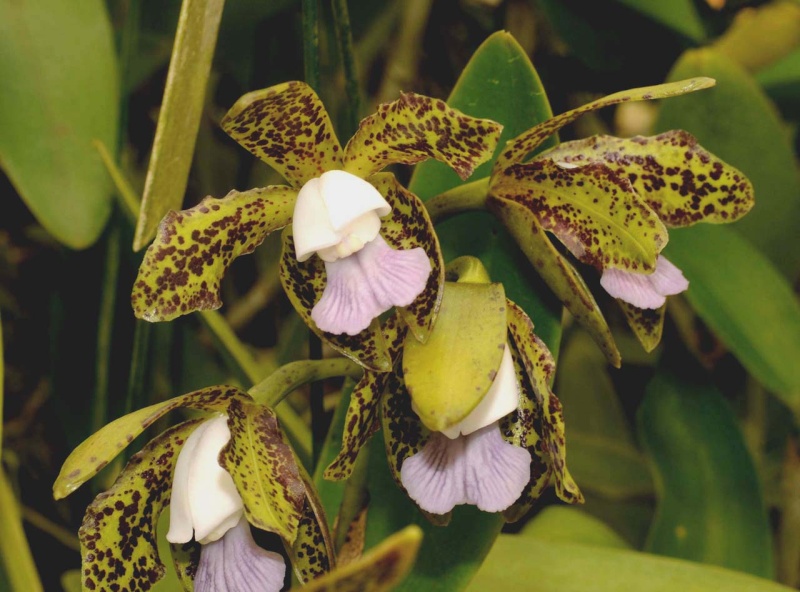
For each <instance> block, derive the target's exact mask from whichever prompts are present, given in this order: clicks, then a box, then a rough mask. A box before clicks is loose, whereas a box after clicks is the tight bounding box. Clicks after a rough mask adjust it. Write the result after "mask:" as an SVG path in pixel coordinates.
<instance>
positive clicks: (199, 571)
mask: <svg viewBox="0 0 800 592" xmlns="http://www.w3.org/2000/svg"><path fill="white" fill-rule="evenodd" d="M182 407H189V408H192V409H195V410H197V411H201V412H206V413H210V414H212V415H210V416H206V417H205V418H197V419H191V420H188V421H185V422H183V423H180V424H178V425H176V426H173V427H171V428H169V429H167V430H166V431H165V432H163V433H162V434H160V435H158V436H156V437H155V438H154V439H153V440H151V441H150V442H149V443H148V444H147V445H145V447H144V448H143V449H142V450H141V451H140V452H138V453H137V454H135V455H133V457H131V460H130V462H129V463H128V464H127V466H126V467H125V468H124V469H123V470H122V472H121V473H120V475H119V477H118V478H117V480H116V481H115V482H114V484H113V485H112V487H111V488H110V489H109V490H108V491H106V492H103V493H101V494H100V495H98V496H97V498H96V499H95V500H94V501H93V502H92V504H91V505H90V506H89V507H88V508H87V510H86V515H85V517H84V521H83V525H82V527H81V530H80V533H79V534H80V536H79V538H80V542H81V550H82V560H83V567H82V573H83V578H84V582H83V583H84V587H85V588H86V589H92V590H98V591H103V590H118V589H130V590H142V591H145V590H148V589H150V588H151V587H152V586H153V584H155V583H156V582H157V581H158V580H159V579H160V578H161V577H162V576H163V575H164V573H165V567H164V565H163V564H162V563H161V560H160V558H159V555H158V550H157V533H156V525H157V523H158V519H159V516H160V515H161V513H162V511H163V510H164V509H165V508H166V506H167V505H169V506H170V509H171V512H170V523H169V530H168V532H167V534H166V538H167V540H168V541H169V542H171V543H172V547H171V549H172V554H173V561H174V563H175V567H176V571H177V573H178V576H179V578H180V579H181V580H182V582H183V583H184V587H185V588H186V589H192V586H193V588H194V590H196V591H197V592H203V591H206V592H208V591H214V592H225V591H229V592H234V591H235V592H240V591H245V592H246V591H248V590H253V591H255V590H266V591H270V590H272V591H275V592H277V591H278V590H280V589H281V588H282V587H283V581H284V576H285V571H286V565H285V563H284V560H283V558H282V557H281V556H280V555H278V554H277V553H273V552H270V551H267V550H265V549H261V548H260V547H259V546H258V545H257V544H256V543H255V541H254V540H253V537H252V534H251V530H250V529H251V526H250V525H251V524H252V525H253V526H254V527H256V528H258V529H260V530H266V531H270V532H274V533H276V534H278V535H279V536H280V537H281V539H282V540H283V542H284V546H285V547H286V550H287V553H288V555H289V558H290V560H291V562H292V567H293V568H294V571H295V573H296V575H297V576H298V578H299V580H300V581H301V582H306V581H309V580H311V579H314V578H317V577H319V576H320V575H322V574H324V573H327V572H328V571H330V569H331V568H332V567H333V549H332V545H331V540H330V536H329V534H328V532H327V521H326V519H325V516H324V515H322V514H321V508H320V504H319V503H318V502H317V501H316V498H315V497H314V495H315V494H314V493H313V489H312V488H311V486H310V485H309V484H308V483H307V481H306V478H305V477H304V476H303V475H301V472H300V469H299V467H298V465H297V462H296V460H295V458H294V454H293V452H292V450H291V448H290V446H289V444H288V443H287V442H286V440H285V437H284V436H283V434H282V433H281V430H280V428H279V426H278V424H277V420H276V418H275V415H274V413H273V412H272V411H271V410H270V409H269V408H268V407H265V406H263V405H260V404H258V403H256V402H255V401H254V400H253V399H252V398H251V397H250V396H249V395H247V394H246V393H244V392H242V391H240V390H239V389H237V388H235V387H225V386H221V387H210V388H206V389H201V390H199V391H194V392H191V393H187V394H185V395H181V396H179V397H175V398H173V399H170V400H168V401H164V402H163V403H158V404H156V405H152V406H150V407H146V408H144V409H141V410H139V411H136V412H134V413H131V414H128V415H126V416H123V417H121V418H119V419H117V420H115V421H113V422H111V423H110V424H108V425H106V426H105V427H104V428H102V429H101V430H99V431H98V432H97V433H95V434H94V435H93V436H91V437H90V438H89V439H87V440H86V441H85V442H83V443H82V444H81V445H80V446H78V448H76V449H75V450H74V451H73V452H72V454H71V455H70V456H69V457H68V458H67V460H66V461H65V463H64V466H63V467H62V471H61V474H60V475H59V477H58V479H57V480H56V483H55V485H54V488H53V489H54V494H55V496H56V497H57V498H60V497H64V496H66V495H68V494H69V493H71V492H72V491H74V490H75V489H76V488H77V487H79V486H80V485H81V484H82V483H84V482H86V481H87V480H88V479H90V478H91V477H93V476H94V475H96V474H97V473H98V472H99V471H100V470H101V469H102V468H103V467H105V466H106V465H107V464H108V462H110V461H111V460H112V459H113V458H114V457H115V456H116V455H117V454H119V452H121V451H122V450H123V449H124V448H125V447H126V446H127V445H128V444H129V443H130V442H132V441H133V440H134V439H135V438H136V437H137V436H138V435H139V434H141V433H142V432H143V431H144V430H146V429H147V428H148V427H150V426H151V425H153V424H154V423H155V422H156V421H158V420H159V419H160V418H162V417H163V416H164V415H166V414H167V413H169V412H170V411H172V410H175V409H179V408H182Z"/></svg>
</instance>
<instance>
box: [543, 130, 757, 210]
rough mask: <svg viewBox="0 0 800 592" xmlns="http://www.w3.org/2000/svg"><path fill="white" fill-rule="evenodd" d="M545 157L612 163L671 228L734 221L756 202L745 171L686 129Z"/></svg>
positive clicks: (588, 142)
mask: <svg viewBox="0 0 800 592" xmlns="http://www.w3.org/2000/svg"><path fill="white" fill-rule="evenodd" d="M542 157H543V158H544V157H547V158H550V159H552V160H555V161H560V162H565V163H569V164H570V165H577V166H580V165H585V164H592V163H603V164H605V165H607V166H608V167H610V168H611V169H612V170H613V171H614V172H615V173H616V174H617V175H619V176H621V177H623V178H626V179H628V180H629V181H630V182H631V184H632V185H633V188H634V189H635V190H636V192H637V193H638V194H639V196H640V197H641V198H642V199H643V200H644V201H645V202H646V203H647V205H648V206H650V208H652V210H653V211H654V212H655V213H656V214H657V215H658V217H659V218H660V219H661V221H662V222H663V223H664V224H666V225H667V226H691V225H692V224H695V223H697V222H710V223H712V224H722V223H725V222H733V221H735V220H738V219H739V218H741V217H742V216H744V215H745V214H746V213H747V212H749V211H750V209H751V208H752V207H753V204H754V203H755V200H754V197H753V185H752V184H751V183H750V181H749V180H748V179H747V177H745V175H744V173H742V172H740V171H738V170H737V169H735V168H733V167H732V166H730V165H729V164H727V163H725V162H723V161H722V160H720V159H719V158H717V157H716V156H714V155H713V154H711V153H710V152H708V151H707V150H705V149H704V148H703V147H702V146H700V144H698V143H697V139H696V138H695V137H694V136H692V135H691V134H690V133H688V132H685V131H683V130H672V131H668V132H664V133H663V134H659V135H657V136H652V137H643V136H636V137H634V138H615V137H613V136H592V137H591V138H586V139H585V140H577V141H574V142H564V143H563V144H560V145H559V146H558V147H556V148H554V149H553V150H550V151H549V152H546V153H544V154H543V155H542Z"/></svg>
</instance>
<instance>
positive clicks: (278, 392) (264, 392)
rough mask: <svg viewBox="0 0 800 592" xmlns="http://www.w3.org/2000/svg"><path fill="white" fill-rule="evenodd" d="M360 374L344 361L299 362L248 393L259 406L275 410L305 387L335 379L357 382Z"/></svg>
mask: <svg viewBox="0 0 800 592" xmlns="http://www.w3.org/2000/svg"><path fill="white" fill-rule="evenodd" d="M363 372H364V370H363V368H361V366H359V365H358V364H356V363H355V362H353V361H352V360H349V359H347V358H331V359H327V360H300V361H297V362H291V363H289V364H286V365H285V366H281V367H280V368H278V369H277V370H276V371H275V372H273V373H272V374H271V375H270V376H268V377H267V378H265V379H264V380H262V381H261V382H259V383H258V384H256V385H255V386H253V388H251V389H250V390H249V391H248V392H249V393H250V395H251V396H252V397H253V398H254V399H255V400H256V401H258V402H259V403H263V404H264V405H267V406H269V407H275V406H276V405H277V404H278V403H280V402H281V401H283V399H284V398H286V396H287V395H289V394H290V393H291V392H293V391H294V390H296V389H298V388H300V387H301V386H303V385H304V384H308V383H310V382H317V381H320V380H325V379H327V378H335V377H337V376H349V377H350V378H353V379H358V378H360V377H361V375H362V374H363Z"/></svg>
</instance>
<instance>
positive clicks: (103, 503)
mask: <svg viewBox="0 0 800 592" xmlns="http://www.w3.org/2000/svg"><path fill="white" fill-rule="evenodd" d="M201 422H202V420H200V419H197V420H191V421H188V422H185V423H182V424H179V425H177V426H175V427H173V428H170V429H168V430H167V431H166V432H164V433H162V434H161V435H160V436H157V437H156V438H154V439H153V440H151V441H150V443H149V444H147V445H146V446H145V447H144V448H143V449H142V450H141V452H139V453H137V454H135V455H134V456H133V457H131V460H130V461H129V462H128V464H127V465H126V467H125V468H124V469H123V470H122V472H121V473H120V475H119V477H117V480H116V481H115V482H114V485H112V486H111V488H110V489H109V490H108V491H106V492H104V493H101V494H100V495H98V496H97V497H96V498H95V499H94V501H93V502H92V503H91V505H90V506H89V507H88V508H87V509H86V514H85V515H84V518H83V524H82V525H81V528H80V530H79V532H78V538H79V539H80V542H81V559H82V565H81V571H82V574H83V589H84V590H95V591H97V592H101V591H102V592H110V591H113V590H142V591H145V590H149V589H150V588H151V587H152V586H153V584H155V583H156V582H157V581H158V580H160V579H161V578H162V577H163V575H164V573H165V570H166V568H165V567H164V564H163V562H162V561H161V558H160V557H159V556H158V547H157V538H156V525H157V524H158V517H159V516H160V514H161V511H162V510H163V509H164V507H165V506H166V505H167V504H168V503H169V498H170V492H171V489H172V474H173V472H174V470H175V463H176V462H177V460H178V453H179V452H180V449H181V447H182V446H183V444H184V442H185V441H186V438H188V437H189V435H190V434H191V433H192V431H193V430H194V429H195V428H196V427H197V426H198V425H199V424H200V423H201Z"/></svg>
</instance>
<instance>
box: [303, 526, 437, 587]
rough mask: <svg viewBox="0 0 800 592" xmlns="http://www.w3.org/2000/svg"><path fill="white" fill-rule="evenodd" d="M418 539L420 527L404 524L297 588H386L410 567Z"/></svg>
mask: <svg viewBox="0 0 800 592" xmlns="http://www.w3.org/2000/svg"><path fill="white" fill-rule="evenodd" d="M421 542H422V529H420V528H419V526H416V525H412V526H407V527H406V528H404V529H403V530H401V531H400V532H398V533H396V534H393V535H392V536H390V537H389V538H388V539H386V540H385V541H383V542H382V543H381V544H379V545H377V546H376V547H374V548H373V549H371V550H370V551H369V552H368V553H366V554H364V555H363V556H362V557H360V558H358V559H356V560H355V561H353V562H351V563H348V564H347V565H344V566H341V567H340V568H338V569H335V570H333V571H332V572H330V573H329V574H327V575H325V576H322V577H321V578H318V579H316V580H314V581H312V582H310V583H308V584H306V585H305V586H303V587H302V588H299V589H298V590H296V592H389V591H390V590H393V589H394V588H395V587H396V586H397V585H398V584H399V583H400V582H401V581H403V579H404V578H405V577H406V575H407V574H408V572H409V571H411V567H412V566H413V565H414V560H415V559H416V557H417V552H418V551H419V546H420V544H421ZM292 590H295V589H294V588H292Z"/></svg>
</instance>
